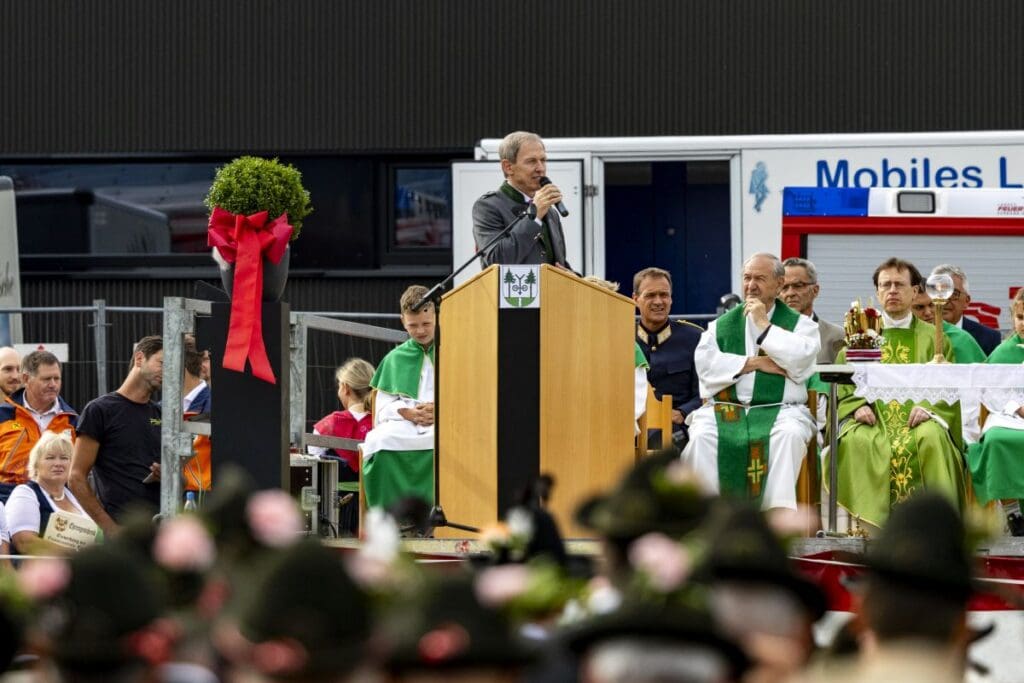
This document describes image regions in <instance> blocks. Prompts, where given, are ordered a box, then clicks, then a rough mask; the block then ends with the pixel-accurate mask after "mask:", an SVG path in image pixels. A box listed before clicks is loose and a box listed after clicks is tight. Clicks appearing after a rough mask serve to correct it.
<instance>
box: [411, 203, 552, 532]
mask: <svg viewBox="0 0 1024 683" xmlns="http://www.w3.org/2000/svg"><path fill="white" fill-rule="evenodd" d="M530 206H531V207H532V206H533V205H532V204H531V205H530ZM530 217H532V215H531V213H530V209H529V208H527V209H525V210H523V211H522V212H521V213H520V214H519V215H518V216H516V217H515V218H514V219H512V222H511V223H509V224H508V225H506V226H505V227H504V228H502V230H501V232H499V233H498V234H497V235H495V236H494V237H492V238H491V239H490V240H489V241H488V242H487V244H485V245H484V246H483V248H481V249H479V250H478V251H477V252H476V253H475V254H473V255H472V256H471V257H469V259H468V260H467V261H466V262H465V263H463V264H462V265H461V266H459V267H458V268H457V269H456V270H455V271H453V272H452V273H451V274H450V275H448V276H447V277H446V278H445V279H443V280H441V281H440V282H438V283H437V284H436V285H434V286H433V287H431V288H430V289H429V290H427V293H426V294H424V295H423V298H421V299H420V300H419V301H418V302H417V303H416V305H415V306H413V310H414V311H418V310H420V309H421V308H423V307H424V306H426V305H427V304H428V303H433V304H434V505H433V506H432V507H431V508H430V513H429V515H428V517H427V522H426V527H425V528H424V529H423V531H424V536H433V535H434V529H436V528H437V527H445V526H446V527H451V528H452V529H459V530H460V531H469V532H471V533H474V534H476V533H480V529H478V528H477V527H475V526H469V525H466V524H458V523H456V522H452V521H450V520H449V519H448V518H447V517H446V516H445V514H444V508H442V507H441V449H440V444H441V441H440V430H439V429H438V423H439V421H440V420H439V416H440V412H439V409H440V407H441V406H440V403H439V402H438V400H437V399H438V396H439V391H438V390H439V383H440V379H441V371H440V366H441V297H442V296H443V295H444V293H445V292H446V291H448V288H449V287H451V285H452V282H453V281H454V280H455V278H456V277H457V276H458V274H459V273H461V272H462V271H464V270H465V269H466V268H468V267H469V265H470V264H471V263H473V262H474V261H476V260H477V259H478V258H482V257H483V256H485V255H486V254H489V253H490V251H491V249H492V248H493V247H494V245H496V244H497V243H498V242H499V241H501V240H502V239H504V238H505V237H506V236H507V235H508V234H509V233H511V232H512V229H513V228H514V227H516V225H518V223H519V221H521V220H523V219H524V218H530Z"/></svg>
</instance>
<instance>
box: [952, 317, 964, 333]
mask: <svg viewBox="0 0 1024 683" xmlns="http://www.w3.org/2000/svg"><path fill="white" fill-rule="evenodd" d="M953 324H954V325H956V326H957V327H959V328H960V329H961V330H962V329H964V317H963V316H960V319H959V320H957V321H956V322H955V323H953Z"/></svg>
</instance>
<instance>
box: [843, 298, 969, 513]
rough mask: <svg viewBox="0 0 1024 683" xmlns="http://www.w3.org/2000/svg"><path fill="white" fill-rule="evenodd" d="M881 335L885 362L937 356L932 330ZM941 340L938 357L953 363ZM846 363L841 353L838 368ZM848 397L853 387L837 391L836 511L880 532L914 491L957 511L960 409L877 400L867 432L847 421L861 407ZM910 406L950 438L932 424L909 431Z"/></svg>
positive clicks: (961, 491) (923, 327) (922, 326)
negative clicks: (943, 499)
mask: <svg viewBox="0 0 1024 683" xmlns="http://www.w3.org/2000/svg"><path fill="white" fill-rule="evenodd" d="M882 335H883V336H884V337H885V340H886V344H885V346H883V347H882V362H883V363H927V362H928V361H930V360H931V359H932V357H933V356H934V355H935V328H934V327H933V326H932V325H930V324H929V323H926V322H923V321H921V320H918V319H916V318H914V319H913V321H912V322H911V324H910V327H909V328H908V329H895V328H886V329H884V330H883V331H882ZM945 341H946V343H945V345H944V349H943V355H944V356H945V357H946V358H947V359H949V360H952V357H953V351H952V347H951V346H950V345H949V339H948V338H947V339H946V340H945ZM845 362H846V350H845V349H844V350H842V351H841V352H840V353H839V357H838V358H837V359H836V363H845ZM853 392H854V387H853V386H851V385H841V386H840V387H839V420H840V424H841V426H840V428H839V449H838V470H839V496H838V500H839V504H840V505H842V506H843V507H844V508H846V509H847V510H848V511H849V512H850V514H851V515H857V516H859V517H860V518H861V519H862V520H864V521H865V522H868V523H869V524H873V525H875V526H879V527H880V526H882V525H884V524H885V522H886V520H887V519H888V518H889V510H890V508H891V507H892V506H893V505H895V504H897V503H900V502H902V501H904V500H906V499H907V498H908V497H910V496H911V495H913V494H914V493H915V492H916V491H918V490H923V489H929V490H932V491H938V492H940V493H943V494H945V495H947V496H948V497H949V498H950V500H951V501H953V503H954V504H955V505H957V507H958V508H959V507H961V506H962V505H963V501H964V499H965V496H966V492H965V481H964V466H963V458H962V456H961V450H962V441H961V435H960V432H961V428H960V406H959V404H957V405H954V406H949V405H947V404H946V403H938V404H935V405H933V404H930V403H928V402H925V401H922V402H919V403H914V402H912V401H905V402H903V403H900V402H898V401H895V400H894V401H889V402H885V401H876V402H875V403H874V404H872V406H871V407H872V408H873V409H874V412H875V419H876V422H875V424H874V425H866V424H861V423H860V422H857V421H856V420H855V419H854V418H853V414H854V412H856V410H857V409H858V408H860V407H861V406H863V405H867V402H866V401H865V400H864V399H863V398H860V397H858V396H855V395H854V393H853ZM915 405H917V406H921V407H922V408H925V409H926V410H928V411H930V412H932V413H934V414H936V415H939V416H940V417H941V418H942V419H943V420H945V421H946V424H948V425H949V431H947V430H946V429H944V428H943V427H942V425H941V424H939V423H938V422H936V421H935V420H926V421H925V422H922V423H921V424H919V425H917V426H916V427H914V428H913V429H911V428H910V427H909V426H908V424H907V421H908V419H909V418H910V410H911V409H912V408H913V407H914V406H915ZM844 421H845V422H844ZM829 457H830V458H831V454H830V455H829Z"/></svg>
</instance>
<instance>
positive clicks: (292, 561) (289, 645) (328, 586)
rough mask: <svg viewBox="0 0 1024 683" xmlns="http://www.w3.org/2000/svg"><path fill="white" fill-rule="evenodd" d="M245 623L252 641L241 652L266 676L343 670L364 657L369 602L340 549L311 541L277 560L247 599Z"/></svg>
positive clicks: (241, 626)
mask: <svg viewBox="0 0 1024 683" xmlns="http://www.w3.org/2000/svg"><path fill="white" fill-rule="evenodd" d="M238 626H239V631H240V633H241V635H242V637H243V638H244V639H245V640H246V641H248V644H249V647H248V648H246V649H245V650H244V651H243V652H242V653H241V654H243V655H244V658H245V659H246V660H247V661H248V663H250V664H252V665H253V666H255V667H256V668H257V669H258V670H260V671H261V672H262V673H263V674H265V675H268V676H270V677H272V678H277V679H282V680H288V679H291V678H301V677H306V676H317V675H322V674H326V673H331V672H334V673H337V674H338V675H341V674H343V673H345V672H346V671H347V670H352V669H354V668H356V667H357V666H358V665H359V663H360V662H361V661H362V660H363V655H364V652H365V649H366V642H367V639H368V637H369V633H370V611H369V600H368V598H367V596H366V595H365V594H364V593H363V591H362V590H360V589H359V588H358V587H357V586H356V585H355V583H354V582H353V581H352V579H351V578H349V575H348V573H347V572H346V571H345V568H344V567H343V566H342V563H341V560H340V558H339V556H338V555H337V554H336V552H334V551H331V550H329V549H327V548H325V547H324V546H322V545H320V544H319V543H317V542H315V541H311V540H307V541H302V542H300V543H296V544H295V545H293V546H291V547H290V548H288V549H287V550H284V551H281V552H280V553H279V554H278V555H277V556H276V557H275V558H274V559H273V560H271V561H270V563H269V565H268V566H267V568H266V571H265V573H264V574H263V575H262V577H261V578H260V579H259V580H258V581H257V582H256V584H255V585H254V586H252V587H251V590H250V591H249V593H248V594H247V595H246V596H245V597H244V599H243V601H242V604H241V606H240V619H239V624H238ZM229 656H230V653H229Z"/></svg>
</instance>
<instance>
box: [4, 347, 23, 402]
mask: <svg viewBox="0 0 1024 683" xmlns="http://www.w3.org/2000/svg"><path fill="white" fill-rule="evenodd" d="M20 388H21V358H20V357H19V356H18V352H17V351H16V350H15V349H14V348H13V347H10V346H5V347H3V348H0V391H2V392H3V393H4V396H10V395H11V394H13V393H14V392H15V391H17V390H18V389H20Z"/></svg>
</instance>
